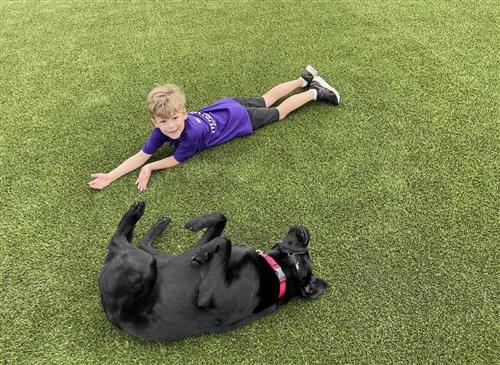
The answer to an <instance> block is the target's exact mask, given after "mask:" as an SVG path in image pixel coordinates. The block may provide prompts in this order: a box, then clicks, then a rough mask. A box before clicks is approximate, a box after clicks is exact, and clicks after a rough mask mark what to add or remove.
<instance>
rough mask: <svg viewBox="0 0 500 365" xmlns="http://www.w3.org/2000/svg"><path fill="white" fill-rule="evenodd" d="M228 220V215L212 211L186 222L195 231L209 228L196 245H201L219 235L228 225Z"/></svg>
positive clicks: (187, 226)
mask: <svg viewBox="0 0 500 365" xmlns="http://www.w3.org/2000/svg"><path fill="white" fill-rule="evenodd" d="M226 221H227V220H226V217H224V215H223V214H220V213H212V214H206V215H201V216H199V217H196V218H193V219H191V220H190V221H189V222H187V223H186V226H185V227H186V228H187V229H189V230H191V231H193V232H198V231H199V230H200V229H203V228H207V230H206V231H205V232H204V233H203V235H202V236H201V238H200V240H199V241H198V243H197V244H196V245H195V246H194V247H200V246H201V245H203V244H205V243H207V242H209V241H211V240H213V239H214V238H215V237H219V236H220V235H221V234H222V232H223V231H224V228H225V227H226Z"/></svg>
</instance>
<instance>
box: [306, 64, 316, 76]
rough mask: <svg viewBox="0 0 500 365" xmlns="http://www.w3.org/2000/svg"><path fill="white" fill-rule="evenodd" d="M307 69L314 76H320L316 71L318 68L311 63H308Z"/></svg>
mask: <svg viewBox="0 0 500 365" xmlns="http://www.w3.org/2000/svg"><path fill="white" fill-rule="evenodd" d="M306 71H307V72H309V73H310V74H311V75H313V78H315V77H316V76H318V71H316V69H315V68H314V67H312V66H311V65H307V67H306Z"/></svg>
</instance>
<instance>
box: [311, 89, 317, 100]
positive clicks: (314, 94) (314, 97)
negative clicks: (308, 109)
mask: <svg viewBox="0 0 500 365" xmlns="http://www.w3.org/2000/svg"><path fill="white" fill-rule="evenodd" d="M309 90H311V91H312V92H313V100H316V99H317V98H318V90H316V89H309Z"/></svg>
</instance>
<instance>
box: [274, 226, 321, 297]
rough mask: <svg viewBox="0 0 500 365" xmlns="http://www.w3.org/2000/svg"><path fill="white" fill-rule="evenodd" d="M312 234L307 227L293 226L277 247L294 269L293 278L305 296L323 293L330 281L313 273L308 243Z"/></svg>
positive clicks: (285, 263)
mask: <svg viewBox="0 0 500 365" xmlns="http://www.w3.org/2000/svg"><path fill="white" fill-rule="evenodd" d="M309 238H310V234H309V231H308V230H307V228H306V227H303V226H293V227H291V228H290V229H289V230H288V233H287V234H286V236H285V238H283V240H282V241H280V242H279V243H278V244H277V245H276V246H275V248H276V249H278V250H279V251H280V252H281V257H282V260H283V261H282V262H283V263H284V265H285V266H286V267H288V268H289V270H293V274H292V278H293V279H294V284H295V286H296V290H297V291H298V292H299V293H300V295H302V296H303V297H305V298H316V297H318V296H320V295H321V294H323V292H324V291H325V290H326V288H327V287H328V283H327V282H326V281H325V280H323V279H320V278H318V277H316V276H314V274H313V269H312V261H311V257H310V256H309V250H308V244H309Z"/></svg>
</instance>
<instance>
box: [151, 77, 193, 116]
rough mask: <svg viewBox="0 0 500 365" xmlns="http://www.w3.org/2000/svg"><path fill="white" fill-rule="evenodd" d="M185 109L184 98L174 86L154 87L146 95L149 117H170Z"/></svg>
mask: <svg viewBox="0 0 500 365" xmlns="http://www.w3.org/2000/svg"><path fill="white" fill-rule="evenodd" d="M185 109H186V97H185V96H184V93H183V92H182V91H181V89H179V88H178V87H177V86H175V85H161V86H157V87H155V88H154V89H153V90H151V92H150V93H149V95H148V110H149V114H151V117H153V118H154V117H155V116H161V117H164V118H168V117H170V116H171V115H172V114H174V113H177V112H181V111H183V110H185Z"/></svg>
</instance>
